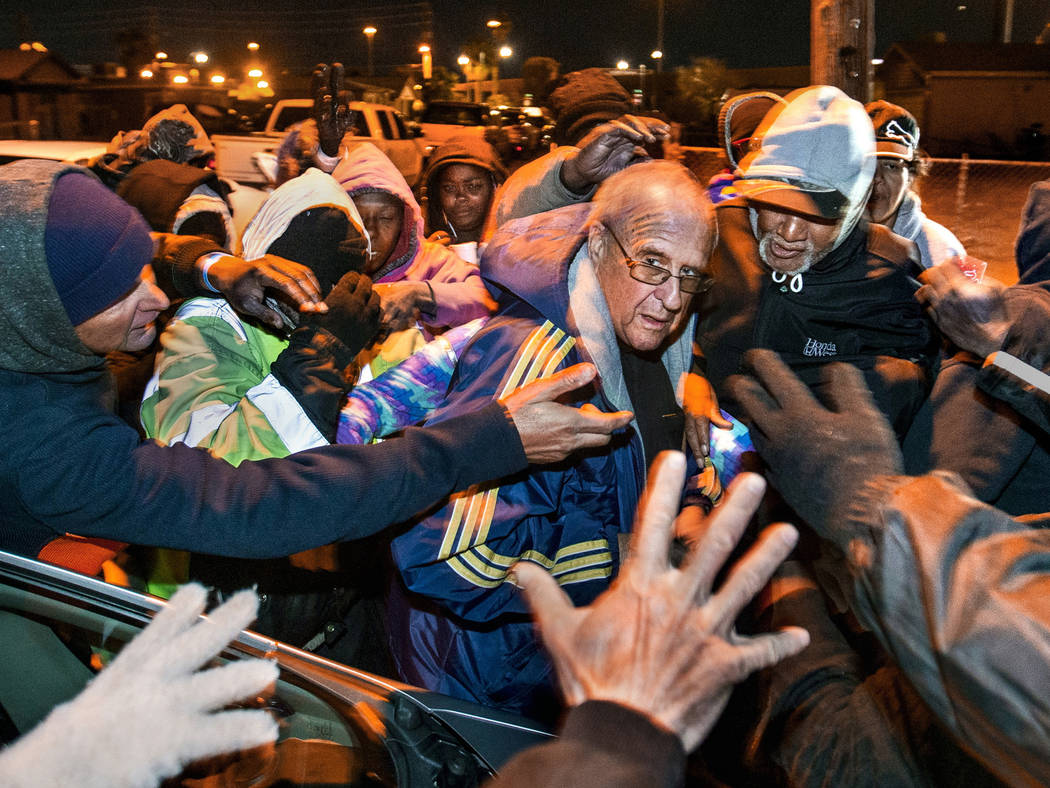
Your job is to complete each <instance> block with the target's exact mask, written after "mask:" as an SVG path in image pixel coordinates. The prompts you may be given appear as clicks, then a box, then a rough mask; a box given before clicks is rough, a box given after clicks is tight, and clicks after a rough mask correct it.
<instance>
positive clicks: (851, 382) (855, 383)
mask: <svg viewBox="0 0 1050 788" xmlns="http://www.w3.org/2000/svg"><path fill="white" fill-rule="evenodd" d="M744 359H745V362H746V363H747V364H748V365H750V367H751V368H752V369H753V370H754V373H755V377H746V376H742V375H734V376H733V377H732V378H730V379H729V383H728V385H729V388H730V391H731V392H732V393H733V396H734V397H735V398H736V399H737V401H738V402H739V403H740V405H741V407H742V408H743V409H744V412H745V413H746V414H747V415H748V417H749V418H750V420H751V425H750V426H751V439H752V441H753V442H754V444H755V448H756V449H757V450H758V453H759V455H760V456H761V457H762V459H763V460H765V462H766V464H767V465H768V466H769V475H770V477H771V479H772V481H773V485H774V487H776V489H777V490H778V491H779V492H780V493H781V495H783V496H784V498H785V500H787V502H788V503H789V504H791V506H792V508H794V509H795V511H796V512H798V513H799V514H800V515H801V516H802V517H803V519H805V520H806V522H807V523H809V524H810V525H811V526H813V527H814V528H815V529H816V530H817V532H818V533H820V535H821V536H824V537H825V538H829V539H832V541H835V542H836V543H838V540H837V539H836V538H835V537H836V535H838V534H839V529H840V528H841V527H842V525H843V524H844V522H845V520H846V512H847V511H848V508H849V504H850V503H851V502H852V501H853V500H854V498H855V496H856V494H857V492H858V491H859V490H860V488H861V487H862V486H863V485H864V484H865V483H866V482H867V481H868V480H869V479H870V478H872V477H873V476H879V475H894V474H900V473H902V472H903V468H904V459H903V457H902V456H901V451H900V446H899V445H898V443H897V438H896V437H895V436H894V434H893V430H892V429H891V428H890V425H889V423H888V422H887V421H886V417H885V416H883V415H882V412H881V411H879V409H878V408H877V407H876V405H875V401H874V400H873V399H872V396H871V392H870V391H869V390H868V387H867V385H866V384H865V383H864V376H863V374H861V372H860V370H858V369H857V368H856V367H853V366H850V365H849V364H829V365H828V366H827V367H826V368H825V370H824V377H825V380H826V381H827V385H826V386H825V388H824V391H825V392H826V397H827V400H828V401H827V406H825V405H824V404H822V403H820V402H818V401H817V399H816V398H815V397H814V396H813V393H812V392H811V391H810V390H809V388H807V387H806V385H805V384H804V383H803V382H802V381H801V380H799V379H798V378H797V377H796V376H795V374H794V373H793V372H792V371H791V370H790V369H788V367H787V365H785V364H784V362H783V361H781V360H780V357H779V356H777V354H776V353H774V352H773V351H771V350H751V351H748V353H747V355H746V356H745V357H744ZM840 546H841V545H840Z"/></svg>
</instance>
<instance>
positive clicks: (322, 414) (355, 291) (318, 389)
mask: <svg viewBox="0 0 1050 788" xmlns="http://www.w3.org/2000/svg"><path fill="white" fill-rule="evenodd" d="M325 303H326V304H327V305H328V311H327V312H325V313H323V314H321V313H316V312H301V313H299V319H300V323H299V327H298V328H296V329H295V330H294V331H292V333H291V336H290V337H289V338H288V347H286V348H285V349H284V350H282V351H281V354H280V355H279V356H278V357H277V358H276V359H275V360H274V362H273V363H272V364H271V365H270V371H271V372H273V374H274V377H276V378H277V379H278V380H279V381H280V382H281V385H282V386H284V387H285V388H286V389H288V391H290V392H291V393H292V396H294V397H295V399H296V400H297V401H298V402H299V405H300V406H301V407H302V409H303V411H304V412H305V413H306V415H307V416H309V417H310V420H311V421H312V422H313V423H314V425H315V426H316V427H317V429H318V430H319V431H320V432H321V434H322V435H324V436H325V437H326V438H327V439H328V440H329V441H331V440H333V439H334V438H335V431H336V426H337V424H338V420H339V409H340V407H342V404H343V399H344V398H345V397H346V393H347V392H348V391H349V390H350V388H351V387H352V386H353V382H354V379H355V378H356V377H357V375H356V369H355V365H354V358H355V357H356V356H357V354H358V353H360V352H361V350H362V348H364V347H365V346H367V345H368V344H369V343H370V342H371V341H372V337H374V336H375V334H376V330H377V329H378V328H379V296H377V295H376V294H375V293H373V292H372V282H371V280H370V279H369V278H368V277H367V276H364V275H362V274H359V273H357V272H356V271H351V272H350V273H348V274H345V275H344V276H343V278H342V279H340V280H339V281H338V282H337V283H336V285H335V287H333V288H332V291H331V292H330V293H329V294H328V298H326V299H325Z"/></svg>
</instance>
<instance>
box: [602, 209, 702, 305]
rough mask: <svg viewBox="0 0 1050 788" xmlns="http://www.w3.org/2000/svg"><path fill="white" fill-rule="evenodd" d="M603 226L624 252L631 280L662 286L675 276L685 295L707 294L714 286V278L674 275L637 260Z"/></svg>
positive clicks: (697, 275)
mask: <svg viewBox="0 0 1050 788" xmlns="http://www.w3.org/2000/svg"><path fill="white" fill-rule="evenodd" d="M602 225H603V226H604V227H605V229H606V230H608V231H609V235H610V236H612V239H613V240H614V241H616V245H617V246H619V247H620V251H621V252H623V257H624V262H625V263H627V271H628V273H629V274H630V275H631V279H634V280H635V281H636V282H643V283H644V284H647V285H662V284H663V283H664V282H666V281H667V280H668V279H670V278H671V277H672V276H673V277H674V278H675V279H677V280H678V286H679V287H680V288H682V292H683V293H691V294H693V295H696V294H699V293H706V292H707V291H708V290H710V289H711V287H712V286H713V285H714V283H715V280H714V277H711V276H708V275H707V274H672V273H671V272H670V271H668V270H667V269H666V268H664V267H663V266H660V265H653V264H652V263H643V262H642V261H641V260H635V259H634V258H632V257H631V256H630V255H629V254H627V250H626V249H625V248H624V245H623V244H622V243H620V239H619V238H617V237H616V233H614V232H613V231H612V228H611V227H609V226H608V225H607V224H605V223H604V222H603V223H602Z"/></svg>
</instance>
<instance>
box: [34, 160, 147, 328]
mask: <svg viewBox="0 0 1050 788" xmlns="http://www.w3.org/2000/svg"><path fill="white" fill-rule="evenodd" d="M44 253H45V255H46V257H47V267H48V270H49V271H50V273H51V281H53V282H54V284H55V290H57V291H58V297H59V298H60V299H61V301H62V306H63V307H64V308H65V310H66V314H67V315H68V316H69V322H70V323H72V324H73V325H74V326H78V325H80V324H81V323H83V322H84V321H85V320H87V319H89V318H91V317H94V316H95V315H97V314H98V313H99V312H101V311H102V310H104V309H105V308H106V307H108V306H110V305H111V304H113V303H115V302H116V301H118V300H120V299H121V298H122V297H123V296H125V295H127V293H128V292H129V291H130V290H131V289H132V288H133V287H134V286H135V283H136V282H137V281H138V278H139V274H141V273H142V268H143V266H145V265H146V264H147V263H149V261H150V260H151V259H152V258H153V240H152V239H151V238H150V235H149V227H147V226H146V222H145V221H144V220H143V218H142V216H141V215H140V214H139V212H138V211H136V210H135V209H134V208H132V207H131V206H130V205H128V204H127V203H126V202H124V201H123V200H122V199H120V198H119V197H117V195H115V194H113V192H111V191H110V190H109V189H107V188H106V187H105V186H103V185H102V183H101V182H100V181H99V180H98V179H97V178H95V177H92V176H91V175H87V174H84V173H79V172H71V173H69V174H67V175H63V176H62V177H60V178H59V179H58V180H57V181H56V182H55V187H54V190H53V191H52V192H51V202H50V203H49V205H48V211H47V226H46V227H45V229H44Z"/></svg>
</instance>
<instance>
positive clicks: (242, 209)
mask: <svg viewBox="0 0 1050 788" xmlns="http://www.w3.org/2000/svg"><path fill="white" fill-rule="evenodd" d="M107 147H108V144H107V143H105V142H78V141H75V140H0V165H3V164H8V163H9V162H12V161H16V160H18V159H49V160H51V161H65V162H69V163H70V164H77V165H79V166H81V167H86V166H87V165H88V164H89V163H90V162H91V160H92V159H94V158H95V157H97V156H101V155H102V154H103V153H105V152H106V148H107ZM227 186H228V187H229V188H230V193H229V195H227V199H228V200H229V201H230V208H231V210H232V211H233V224H234V227H235V228H236V230H237V234H238V235H240V234H241V233H243V232H244V228H245V227H247V226H248V222H250V221H251V219H252V217H253V216H255V212H256V211H258V210H259V206H260V205H262V204H263V201H264V200H265V199H266V198H267V197H268V196H269V194H268V193H267V192H265V191H263V190H262V189H256V188H253V187H252V186H246V185H244V184H240V183H227Z"/></svg>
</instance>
